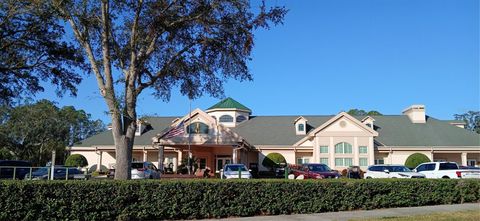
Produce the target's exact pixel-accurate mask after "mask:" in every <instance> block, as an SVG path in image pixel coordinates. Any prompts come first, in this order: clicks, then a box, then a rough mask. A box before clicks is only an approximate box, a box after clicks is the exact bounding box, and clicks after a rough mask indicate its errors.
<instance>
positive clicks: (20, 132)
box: [0, 100, 104, 166]
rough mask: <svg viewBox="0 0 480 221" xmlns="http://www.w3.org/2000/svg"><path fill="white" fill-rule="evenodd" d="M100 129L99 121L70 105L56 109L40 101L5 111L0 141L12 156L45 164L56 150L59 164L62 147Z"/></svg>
mask: <svg viewBox="0 0 480 221" xmlns="http://www.w3.org/2000/svg"><path fill="white" fill-rule="evenodd" d="M103 129H104V126H103V124H102V123H101V121H93V120H90V116H89V115H88V114H86V113H85V112H84V111H82V110H75V109H74V108H73V107H64V108H58V107H57V106H56V105H55V104H54V103H52V102H50V101H47V100H41V101H38V102H37V103H34V104H24V105H21V106H18V107H15V108H11V109H9V110H8V114H7V117H6V119H5V120H4V122H2V123H1V124H0V138H1V139H0V143H2V145H3V147H4V148H5V149H7V150H8V151H10V152H11V153H12V154H13V155H14V157H15V158H16V159H22V160H28V161H31V162H32V163H33V164H34V165H37V166H41V165H45V163H46V162H48V161H49V160H50V158H51V152H52V151H53V150H55V151H56V156H57V158H56V161H57V163H63V161H64V152H65V147H67V146H70V145H72V144H73V142H76V141H79V140H81V139H84V138H86V137H87V136H90V135H92V134H95V133H97V132H99V131H102V130H103Z"/></svg>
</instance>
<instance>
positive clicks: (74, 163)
mask: <svg viewBox="0 0 480 221" xmlns="http://www.w3.org/2000/svg"><path fill="white" fill-rule="evenodd" d="M87 165H88V161H87V158H85V157H84V156H83V155H80V154H72V155H70V156H68V158H67V160H65V166H67V167H85V166H87Z"/></svg>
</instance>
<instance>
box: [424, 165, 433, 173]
mask: <svg viewBox="0 0 480 221" xmlns="http://www.w3.org/2000/svg"><path fill="white" fill-rule="evenodd" d="M424 166H425V169H424V171H432V170H435V164H434V163H429V164H425V165H424Z"/></svg>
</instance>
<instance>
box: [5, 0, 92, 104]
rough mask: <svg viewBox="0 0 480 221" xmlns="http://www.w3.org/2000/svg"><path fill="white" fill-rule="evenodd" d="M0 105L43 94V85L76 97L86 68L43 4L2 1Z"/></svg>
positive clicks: (26, 0) (27, 1)
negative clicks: (82, 72) (83, 70)
mask: <svg viewBox="0 0 480 221" xmlns="http://www.w3.org/2000/svg"><path fill="white" fill-rule="evenodd" d="M0 21H1V22H0V33H1V34H0V104H6V105H11V104H12V102H15V101H16V100H18V99H19V98H21V97H23V95H33V94H34V93H36V92H40V91H43V90H44V88H43V86H42V85H41V82H42V81H43V82H47V81H50V82H51V83H52V84H53V85H56V86H57V94H58V95H59V96H61V95H62V94H63V93H64V92H65V91H70V92H71V94H72V95H75V94H76V91H77V90H76V88H75V87H76V86H77V85H78V84H79V83H80V81H81V76H80V74H79V73H81V71H78V69H75V68H84V66H83V64H84V63H83V61H84V60H83V57H82V56H80V54H79V52H78V48H76V47H75V46H74V45H73V44H71V43H68V41H66V39H65V38H64V37H63V35H64V30H63V26H62V25H61V24H60V23H59V22H58V20H57V19H55V16H54V12H53V11H52V10H51V8H49V7H48V5H47V4H44V3H43V2H42V1H31V0H3V1H1V2H0Z"/></svg>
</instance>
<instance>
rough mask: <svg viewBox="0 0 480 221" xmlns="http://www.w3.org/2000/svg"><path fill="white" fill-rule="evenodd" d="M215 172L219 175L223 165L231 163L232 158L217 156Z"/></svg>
mask: <svg viewBox="0 0 480 221" xmlns="http://www.w3.org/2000/svg"><path fill="white" fill-rule="evenodd" d="M215 162H216V168H215V170H216V172H217V173H219V172H220V170H221V169H222V168H223V166H224V165H225V164H230V163H232V158H231V157H230V156H217V158H216V160H215Z"/></svg>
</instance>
